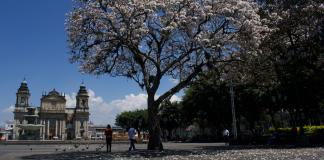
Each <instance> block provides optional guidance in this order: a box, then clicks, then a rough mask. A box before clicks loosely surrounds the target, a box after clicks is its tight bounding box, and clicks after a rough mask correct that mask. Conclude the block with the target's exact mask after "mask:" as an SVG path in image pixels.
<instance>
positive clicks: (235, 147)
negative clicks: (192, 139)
mask: <svg viewBox="0 0 324 160" xmlns="http://www.w3.org/2000/svg"><path fill="white" fill-rule="evenodd" d="M317 147H323V145H310V146H295V145H233V146H203V147H199V148H200V149H202V150H208V151H215V150H217V151H222V150H224V151H225V150H249V149H296V148H317Z"/></svg>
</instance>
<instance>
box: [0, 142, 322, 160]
mask: <svg viewBox="0 0 324 160" xmlns="http://www.w3.org/2000/svg"><path fill="white" fill-rule="evenodd" d="M136 147H137V150H136V151H132V152H128V151H127V149H128V144H126V143H119V144H113V146H112V153H106V152H105V146H103V145H102V144H89V145H86V144H82V145H73V144H71V145H69V144H51V145H43V144H41V145H0V160H7V159H8V160H11V159H37V160H42V159H46V160H78V159H84V160H85V159H93V160H95V159H100V160H104V159H166V160H169V159H170V160H176V159H190V160H191V159H195V160H200V159H210V160H214V159H215V160H232V159H233V160H273V159H275V160H324V148H322V147H312V148H294V147H292V146H279V147H278V146H276V147H269V146H224V144H223V143H164V148H165V150H164V151H162V152H160V151H147V150H146V144H137V145H136Z"/></svg>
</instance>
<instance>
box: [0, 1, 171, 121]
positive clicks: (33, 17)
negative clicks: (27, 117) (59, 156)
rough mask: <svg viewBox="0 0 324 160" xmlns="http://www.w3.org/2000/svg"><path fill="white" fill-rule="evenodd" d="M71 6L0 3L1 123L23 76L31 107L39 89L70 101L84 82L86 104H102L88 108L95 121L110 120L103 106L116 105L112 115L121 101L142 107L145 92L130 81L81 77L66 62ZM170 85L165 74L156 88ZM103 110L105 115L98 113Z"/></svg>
mask: <svg viewBox="0 0 324 160" xmlns="http://www.w3.org/2000/svg"><path fill="white" fill-rule="evenodd" d="M72 6H73V2H72V0H28V1H27V0H2V1H1V4H0V56H1V58H0V77H1V78H0V125H1V123H3V121H5V120H8V119H10V118H12V116H13V114H12V112H11V111H10V108H9V107H10V106H12V105H14V104H15V94H16V92H17V89H18V87H19V85H20V83H21V81H22V80H23V78H24V77H26V80H27V82H28V86H29V89H30V92H31V103H32V105H35V106H39V104H40V98H41V94H42V92H43V91H46V92H49V91H50V90H52V89H53V88H55V89H56V90H58V91H60V92H65V93H66V94H68V95H69V96H71V97H72V98H71V101H70V102H74V101H73V93H75V92H77V91H78V89H79V85H80V83H81V81H82V80H84V82H85V84H86V86H87V88H88V89H91V93H92V98H93V101H92V102H93V103H92V105H96V106H90V107H93V108H96V107H97V108H99V107H101V108H99V109H97V108H96V109H97V110H93V112H96V113H93V114H92V117H90V119H92V120H93V121H95V122H98V123H104V122H105V121H106V119H105V116H106V117H107V116H108V117H110V118H108V119H109V120H107V121H108V122H109V123H112V122H111V121H112V120H113V119H114V117H113V116H112V115H109V114H110V111H108V110H109V109H107V107H111V108H114V107H115V110H114V113H113V114H116V113H117V112H120V111H122V110H121V109H118V108H123V107H121V106H120V105H123V106H128V107H126V108H124V110H126V109H132V108H136V107H137V108H138V107H140V108H141V107H143V105H145V103H144V102H143V97H145V93H144V91H142V90H141V89H140V88H139V87H138V86H137V84H135V83H134V82H133V81H131V80H127V79H125V78H112V77H109V76H106V75H105V76H101V77H95V76H92V75H82V74H81V73H80V72H79V71H78V66H77V64H70V63H69V61H68V58H69V54H68V53H69V50H68V43H67V36H66V32H65V26H64V22H65V18H66V13H68V12H69V11H71V9H72ZM172 85H173V83H172V82H171V81H169V79H167V78H166V79H165V80H164V81H163V82H162V84H161V90H160V91H165V90H166V89H168V88H170V87H172ZM160 93H161V92H160ZM137 98H138V100H137ZM137 102H138V103H137ZM129 103H130V104H129ZM134 103H135V104H134ZM116 104H118V105H116ZM132 104H133V106H132ZM105 107H106V108H105ZM102 110H106V111H107V112H104V113H103V114H108V115H99V114H100V111H102ZM97 112H98V113H97ZM111 112H112V111H111ZM94 116H96V117H94Z"/></svg>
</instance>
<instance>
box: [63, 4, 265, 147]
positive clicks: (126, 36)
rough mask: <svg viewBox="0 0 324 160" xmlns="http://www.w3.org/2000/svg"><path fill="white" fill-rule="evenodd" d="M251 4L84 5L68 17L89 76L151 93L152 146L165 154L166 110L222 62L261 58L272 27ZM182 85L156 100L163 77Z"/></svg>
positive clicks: (73, 44) (77, 56)
mask: <svg viewBox="0 0 324 160" xmlns="http://www.w3.org/2000/svg"><path fill="white" fill-rule="evenodd" d="M258 10H259V6H258V5H257V4H256V3H254V2H252V1H250V0H213V1H199V0H180V1H176V0H163V1H161V0H80V1H78V3H77V4H76V7H75V9H74V10H73V11H72V12H71V13H70V15H69V17H68V19H67V31H68V37H69V42H70V49H71V61H72V62H78V63H79V64H80V68H81V71H83V72H86V73H91V74H109V75H111V76H124V77H127V78H131V79H133V80H134V81H135V82H137V83H138V85H139V86H140V87H141V88H143V89H144V90H145V91H146V92H147V94H148V118H149V132H150V140H149V143H148V149H163V147H162V143H161V141H160V134H161V132H160V127H159V115H158V107H159V105H160V103H161V102H162V101H163V100H165V99H166V98H167V97H170V96H171V95H173V94H174V93H176V92H178V91H179V90H181V89H182V88H184V87H185V86H187V85H188V84H189V83H190V82H191V81H192V80H193V79H194V78H195V77H196V76H197V75H198V74H199V73H200V72H203V71H206V70H207V68H208V66H211V65H215V64H217V63H218V62H224V61H231V60H233V59H232V57H235V59H239V57H240V55H242V54H253V53H255V50H256V46H258V45H259V44H260V43H261V41H262V38H263V37H264V33H265V31H267V27H264V25H262V23H261V20H260V16H259V15H258V14H257V12H258ZM164 76H171V77H173V78H176V79H179V83H178V84H176V85H175V86H174V87H172V88H170V89H169V90H168V91H166V92H165V93H162V94H161V96H159V97H158V98H157V99H154V97H155V95H156V92H157V90H158V89H159V86H160V82H161V79H162V77H164Z"/></svg>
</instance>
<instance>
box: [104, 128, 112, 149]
mask: <svg viewBox="0 0 324 160" xmlns="http://www.w3.org/2000/svg"><path fill="white" fill-rule="evenodd" d="M105 135H106V144H107V152H111V141H112V129H111V126H110V125H109V124H108V125H107V128H106V129H105Z"/></svg>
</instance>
